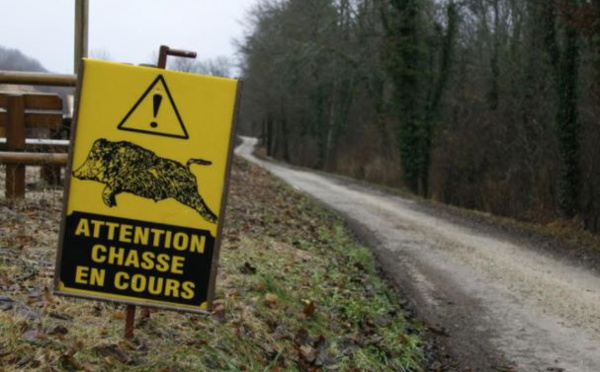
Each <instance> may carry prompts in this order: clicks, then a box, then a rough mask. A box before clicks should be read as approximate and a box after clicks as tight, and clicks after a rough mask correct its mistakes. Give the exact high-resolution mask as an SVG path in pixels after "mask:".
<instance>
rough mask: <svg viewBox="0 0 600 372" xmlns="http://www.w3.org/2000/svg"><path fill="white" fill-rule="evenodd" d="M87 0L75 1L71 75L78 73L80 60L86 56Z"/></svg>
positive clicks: (88, 5)
mask: <svg viewBox="0 0 600 372" xmlns="http://www.w3.org/2000/svg"><path fill="white" fill-rule="evenodd" d="M89 8H90V4H89V0H75V53H74V64H73V73H74V74H75V75H77V74H78V73H79V65H80V64H81V59H82V58H85V57H87V56H88V19H89Z"/></svg>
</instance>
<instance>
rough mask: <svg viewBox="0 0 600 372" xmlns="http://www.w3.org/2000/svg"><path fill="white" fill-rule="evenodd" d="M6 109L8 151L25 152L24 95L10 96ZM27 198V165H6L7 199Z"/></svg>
mask: <svg viewBox="0 0 600 372" xmlns="http://www.w3.org/2000/svg"><path fill="white" fill-rule="evenodd" d="M7 103H8V104H7V107H6V114H7V119H8V120H7V125H6V149H7V150H8V151H23V150H25V137H26V135H25V134H26V133H25V99H24V98H23V96H22V95H12V94H11V95H9V96H8V102H7ZM24 197H25V165H24V164H7V165H6V198H7V199H9V200H10V199H22V198H24Z"/></svg>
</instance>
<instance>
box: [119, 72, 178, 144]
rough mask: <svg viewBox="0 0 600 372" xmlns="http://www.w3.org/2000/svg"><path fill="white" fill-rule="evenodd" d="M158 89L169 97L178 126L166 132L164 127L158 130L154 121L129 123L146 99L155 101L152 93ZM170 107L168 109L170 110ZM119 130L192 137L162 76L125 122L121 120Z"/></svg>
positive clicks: (124, 119)
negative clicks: (161, 89)
mask: <svg viewBox="0 0 600 372" xmlns="http://www.w3.org/2000/svg"><path fill="white" fill-rule="evenodd" d="M158 87H162V88H163V89H164V91H165V93H166V94H167V97H168V98H169V99H168V104H167V106H168V107H171V108H172V109H173V113H174V114H175V116H176V118H177V121H178V123H177V124H178V125H177V124H175V125H174V126H173V125H172V127H171V130H164V126H162V127H161V128H160V129H157V128H156V127H157V126H158V125H157V124H156V123H155V122H152V120H147V121H148V123H146V122H145V121H144V122H137V123H131V122H129V121H130V120H131V119H132V115H133V114H134V113H135V112H136V110H137V109H138V108H139V106H140V104H141V103H142V102H144V101H145V100H146V99H148V100H152V99H153V97H152V95H151V94H150V93H151V92H152V91H153V90H154V89H155V88H158ZM168 107H167V108H166V109H168ZM149 112H151V111H149ZM142 116H147V113H145V114H144V115H142ZM117 128H118V129H120V130H126V131H130V132H138V133H145V134H151V135H155V136H163V137H172V138H182V139H189V138H190V136H189V135H188V132H187V130H186V128H185V125H184V124H183V120H181V115H179V110H178V109H177V105H175V102H174V101H173V97H172V96H171V91H170V90H169V87H168V86H167V82H166V81H165V79H164V78H163V76H162V75H158V77H157V78H156V79H154V81H153V82H152V84H150V86H149V87H148V89H146V91H145V92H144V94H142V96H141V97H140V99H139V100H138V101H137V102H136V104H135V105H133V107H132V108H131V110H129V112H128V113H127V115H125V117H124V118H123V120H121V123H120V124H119V125H118V126H117Z"/></svg>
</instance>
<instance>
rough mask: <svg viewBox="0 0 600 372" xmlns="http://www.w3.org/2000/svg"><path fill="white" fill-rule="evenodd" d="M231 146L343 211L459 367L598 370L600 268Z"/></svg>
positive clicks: (249, 145)
mask: <svg viewBox="0 0 600 372" xmlns="http://www.w3.org/2000/svg"><path fill="white" fill-rule="evenodd" d="M243 141H244V143H243V144H242V145H241V146H240V147H238V148H237V149H236V153H237V154H238V155H241V156H243V157H245V158H247V159H249V160H251V161H254V162H256V163H258V164H260V165H261V166H263V167H265V168H267V169H268V170H269V171H271V172H272V173H273V174H275V175H276V176H278V177H280V178H282V179H283V180H285V181H286V182H288V183H289V184H291V185H292V186H293V187H295V188H298V189H299V190H302V191H303V192H305V193H307V194H310V195H312V196H313V197H315V198H317V199H318V200H320V201H322V202H323V203H325V204H326V205H328V206H329V207H331V208H333V209H335V210H337V211H339V212H341V213H342V214H343V215H345V216H346V217H347V218H348V220H349V221H350V222H351V223H352V224H353V225H354V226H355V227H356V229H357V230H358V231H361V232H362V233H363V234H364V235H365V236H367V238H368V239H369V240H370V241H372V242H373V244H372V246H373V249H374V250H375V252H376V253H377V255H378V257H379V259H380V261H381V264H382V267H383V268H384V270H385V271H386V272H387V274H388V275H389V277H390V278H392V279H393V280H394V281H395V282H396V283H397V284H398V286H399V287H400V288H402V291H403V292H404V293H405V295H406V296H407V297H408V298H409V301H410V302H411V304H412V305H413V306H414V308H415V309H416V311H417V314H418V316H419V317H420V318H421V319H423V320H424V321H425V322H426V323H427V324H428V325H429V326H430V327H432V329H434V331H435V332H436V333H438V334H439V335H441V338H443V339H445V342H444V344H445V345H447V347H448V349H449V351H450V354H451V355H452V356H453V357H454V358H455V360H456V361H457V362H458V363H459V369H460V370H473V371H494V370H501V371H508V370H517V371H563V370H564V371H600V278H599V277H598V275H596V274H594V273H593V272H592V271H590V270H587V269H585V268H581V267H576V266H575V265H573V264H569V263H566V262H565V260H562V261H561V260H558V259H556V258H553V257H551V255H549V254H544V253H540V250H539V249H535V248H536V247H535V245H536V244H539V242H537V241H535V240H528V239H526V238H523V237H522V236H512V235H511V234H510V233H507V232H502V231H501V230H499V229H493V228H492V229H490V228H486V227H485V226H483V225H482V226H480V225H479V224H478V223H476V222H474V221H470V222H469V221H467V222H465V220H464V219H460V218H453V217H452V215H451V214H448V213H445V214H443V216H442V215H441V214H436V213H432V210H434V209H432V208H427V207H424V206H423V205H421V203H419V202H417V201H414V200H409V199H405V198H401V197H398V196H394V195H389V194H388V193H385V192H382V191H379V190H376V189H373V188H370V187H366V186H361V185H358V184H354V183H349V182H348V181H345V180H341V179H339V178H335V177H328V176H326V175H323V174H316V173H311V172H307V171H300V170H295V169H292V168H289V167H285V166H283V165H279V164H274V163H271V162H265V161H261V160H258V159H256V158H254V157H253V156H252V155H251V152H252V150H253V147H254V145H255V143H256V140H255V139H251V138H243Z"/></svg>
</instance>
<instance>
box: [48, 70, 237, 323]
mask: <svg viewBox="0 0 600 372" xmlns="http://www.w3.org/2000/svg"><path fill="white" fill-rule="evenodd" d="M87 60H89V59H82V60H81V62H80V68H79V71H80V73H79V74H78V77H77V85H76V94H75V102H74V112H73V119H72V124H71V134H70V143H71V146H70V147H69V153H68V160H67V166H66V168H65V174H66V175H67V176H66V177H65V186H64V192H63V205H62V212H61V224H60V231H59V239H58V249H57V255H56V262H55V271H54V280H53V284H54V286H53V293H54V294H56V295H60V296H65V297H74V298H83V299H89V300H96V301H106V302H113V303H120V304H126V305H134V306H144V307H153V308H158V309H164V310H173V311H178V312H190V313H200V314H209V313H210V312H211V310H212V307H213V301H214V296H215V288H216V279H217V271H218V263H219V257H220V250H221V243H222V239H223V234H222V232H223V227H224V224H225V218H226V206H227V199H228V194H229V185H230V175H231V167H232V164H233V156H234V155H233V150H234V148H235V138H236V129H237V125H238V120H239V112H240V106H241V99H242V88H243V80H241V79H235V80H236V86H235V97H234V107H233V113H232V122H231V130H230V133H229V138H228V140H229V145H228V147H227V154H226V161H225V167H224V168H225V174H224V179H223V188H222V192H221V205H220V210H219V215H218V216H219V222H218V223H217V227H216V235H215V237H214V246H213V250H212V259H211V262H210V273H209V275H208V278H209V279H208V287H207V297H206V304H207V306H206V308H205V309H202V308H200V307H198V308H194V307H191V306H178V304H175V303H167V302H165V301H153V300H150V299H141V298H140V299H133V298H131V297H129V298H119V297H120V296H116V297H109V296H104V295H102V294H101V293H98V294H93V293H88V291H81V292H80V291H75V290H73V291H71V290H61V289H60V281H61V268H62V263H63V258H64V254H65V251H64V244H65V236H66V229H67V226H66V225H67V213H68V211H69V195H70V191H71V180H72V177H73V175H72V172H73V171H74V168H75V167H76V164H74V154H75V151H76V148H77V145H78V144H77V143H76V141H75V139H76V138H77V132H78V130H79V129H80V126H79V125H78V124H79V120H80V104H81V95H82V92H83V89H84V87H83V84H84V76H85V69H86V61H87ZM129 67H136V66H129ZM139 68H149V67H139ZM156 71H157V74H159V75H160V74H162V73H164V72H165V70H160V69H157V70H156ZM157 79H158V78H157ZM138 103H139V102H138ZM138 103H136V105H137V104H138ZM129 114H130V113H128V114H127V115H129ZM116 124H118V123H116ZM107 217H113V216H107ZM141 222H143V221H141ZM121 297H127V296H121Z"/></svg>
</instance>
